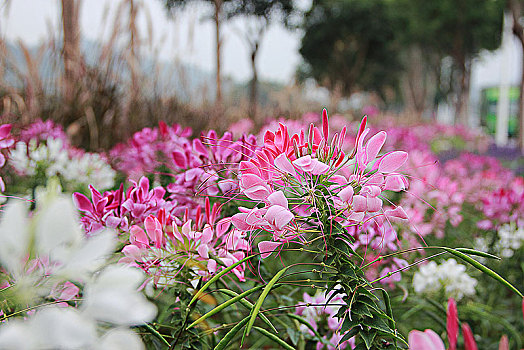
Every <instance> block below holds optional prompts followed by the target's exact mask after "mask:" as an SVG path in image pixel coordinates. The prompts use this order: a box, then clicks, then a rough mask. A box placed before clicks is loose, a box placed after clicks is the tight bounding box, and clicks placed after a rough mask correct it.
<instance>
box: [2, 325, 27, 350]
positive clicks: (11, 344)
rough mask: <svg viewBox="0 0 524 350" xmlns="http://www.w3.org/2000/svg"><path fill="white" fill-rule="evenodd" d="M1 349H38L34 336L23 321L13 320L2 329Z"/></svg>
mask: <svg viewBox="0 0 524 350" xmlns="http://www.w3.org/2000/svg"><path fill="white" fill-rule="evenodd" d="M0 344H1V345H0V347H1V348H2V349H14V350H15V349H16V350H17V349H36V341H35V339H34V335H33V334H31V332H30V331H29V327H28V326H27V324H26V323H24V322H23V321H21V320H12V321H9V322H8V323H7V324H2V327H0Z"/></svg>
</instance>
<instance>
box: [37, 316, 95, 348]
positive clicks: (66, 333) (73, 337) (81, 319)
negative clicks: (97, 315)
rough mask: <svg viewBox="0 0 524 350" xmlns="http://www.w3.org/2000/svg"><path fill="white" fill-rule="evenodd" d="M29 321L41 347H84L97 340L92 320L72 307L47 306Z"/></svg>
mask: <svg viewBox="0 0 524 350" xmlns="http://www.w3.org/2000/svg"><path fill="white" fill-rule="evenodd" d="M29 322H30V325H31V327H30V333H31V334H32V335H33V336H36V338H37V340H38V347H39V348H41V349H82V348H83V349H85V348H87V347H90V346H92V345H93V344H96V342H97V335H96V329H95V326H96V324H95V322H94V320H92V319H90V318H88V317H85V316H84V315H82V314H81V313H79V312H78V311H77V310H76V309H74V308H59V307H49V308H46V309H44V310H42V311H39V312H37V313H36V314H35V315H34V316H33V317H32V318H31V319H30V321H29Z"/></svg>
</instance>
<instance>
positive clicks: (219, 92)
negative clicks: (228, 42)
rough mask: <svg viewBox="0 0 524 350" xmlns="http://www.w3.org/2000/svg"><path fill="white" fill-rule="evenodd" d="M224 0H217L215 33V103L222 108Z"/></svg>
mask: <svg viewBox="0 0 524 350" xmlns="http://www.w3.org/2000/svg"><path fill="white" fill-rule="evenodd" d="M222 4H223V0H215V16H214V20H215V34H216V99H215V104H216V106H217V107H218V108H219V109H220V108H221V107H222V81H221V79H220V65H221V63H220V47H221V46H222V39H221V37H220V27H221V26H220V24H221V19H220V14H221V12H222Z"/></svg>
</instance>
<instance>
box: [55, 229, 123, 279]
mask: <svg viewBox="0 0 524 350" xmlns="http://www.w3.org/2000/svg"><path fill="white" fill-rule="evenodd" d="M116 243H117V242H116V237H115V232H113V231H112V230H104V231H101V232H100V233H98V234H97V235H95V236H92V237H90V238H88V239H86V240H83V241H82V244H80V245H79V246H78V247H75V248H72V249H70V251H69V252H68V253H69V254H68V256H67V257H63V258H61V262H62V263H63V265H62V267H61V269H60V270H59V271H57V272H56V274H60V275H62V276H63V277H69V278H73V279H75V280H79V279H80V280H81V279H84V278H85V276H86V274H88V273H92V272H94V271H96V270H97V269H99V268H100V267H101V266H102V265H103V264H104V263H105V262H106V260H107V258H108V256H109V255H111V254H112V253H113V251H114V248H115V246H116ZM56 255H58V254H55V256H56Z"/></svg>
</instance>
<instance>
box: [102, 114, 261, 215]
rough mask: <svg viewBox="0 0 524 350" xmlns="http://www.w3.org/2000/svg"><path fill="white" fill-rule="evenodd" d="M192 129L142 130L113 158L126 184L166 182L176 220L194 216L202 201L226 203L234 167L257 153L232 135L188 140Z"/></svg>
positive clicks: (248, 139)
mask: <svg viewBox="0 0 524 350" xmlns="http://www.w3.org/2000/svg"><path fill="white" fill-rule="evenodd" d="M190 135H191V129H189V128H186V129H183V128H182V127H181V126H180V125H178V124H174V125H173V126H168V125H166V124H165V123H163V122H161V123H160V125H159V127H158V128H152V129H151V128H145V129H143V130H141V131H139V132H137V133H135V134H134V135H133V137H132V138H131V140H130V141H129V142H128V143H127V144H120V145H117V146H116V147H115V148H114V149H113V150H112V151H111V152H110V154H111V156H112V158H113V159H115V164H116V167H117V169H119V170H120V171H123V172H124V173H126V174H127V175H128V176H129V177H130V178H132V179H133V178H138V177H139V176H142V175H144V174H154V175H155V177H156V178H159V177H160V176H164V177H167V178H168V179H169V183H168V184H166V189H167V191H168V192H169V193H170V199H171V200H173V201H174V202H176V204H177V205H176V206H175V207H176V210H177V213H176V214H177V215H182V214H183V213H184V211H185V209H186V208H189V210H190V211H192V212H194V211H195V210H197V208H198V207H200V206H202V205H203V198H204V197H205V196H214V197H224V196H230V195H231V194H232V193H233V192H235V190H236V187H235V184H236V182H235V181H233V179H234V178H235V177H236V173H237V171H238V164H239V163H240V162H241V161H242V160H245V159H247V158H248V157H250V156H252V155H253V152H254V151H255V149H256V148H257V145H256V138H255V136H253V135H249V136H241V137H240V138H239V139H237V140H234V139H233V136H232V134H231V133H230V132H226V133H225V134H224V135H223V136H222V137H219V136H218V135H217V133H216V132H215V131H214V130H210V131H209V132H207V133H206V134H202V136H201V137H200V139H190V138H189V136H190Z"/></svg>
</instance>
